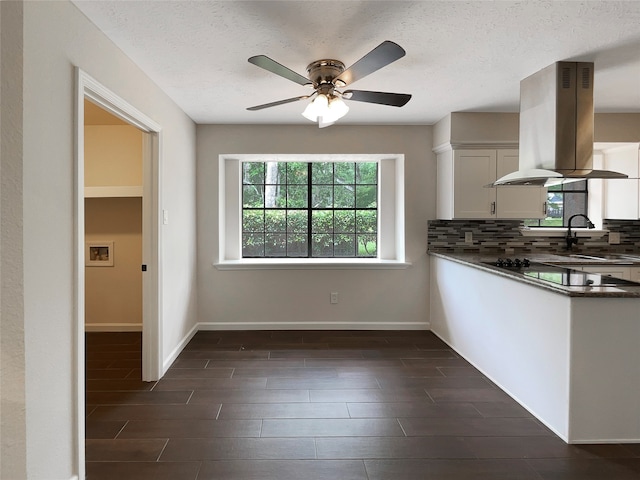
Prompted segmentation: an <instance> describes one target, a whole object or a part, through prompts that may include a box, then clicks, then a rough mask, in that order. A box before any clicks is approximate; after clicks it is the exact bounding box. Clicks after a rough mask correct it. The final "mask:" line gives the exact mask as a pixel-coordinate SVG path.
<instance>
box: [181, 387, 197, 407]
mask: <svg viewBox="0 0 640 480" xmlns="http://www.w3.org/2000/svg"><path fill="white" fill-rule="evenodd" d="M195 393H196V391H195V390H191V394H190V395H189V398H187V401H186V402H184V404H185V405H189V402H190V401H191V399H192V398H193V395H194V394H195Z"/></svg>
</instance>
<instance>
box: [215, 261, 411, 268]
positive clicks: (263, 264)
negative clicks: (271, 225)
mask: <svg viewBox="0 0 640 480" xmlns="http://www.w3.org/2000/svg"><path fill="white" fill-rule="evenodd" d="M213 266H214V267H216V268H217V269H218V270H400V269H405V268H409V267H410V266H411V263H409V262H400V261H397V260H379V259H377V258H371V259H362V260H354V259H353V258H345V259H336V258H331V259H310V258H299V259H298V258H289V259H282V258H273V259H271V258H260V259H258V258H248V259H242V260H225V261H223V262H217V263H214V264H213Z"/></svg>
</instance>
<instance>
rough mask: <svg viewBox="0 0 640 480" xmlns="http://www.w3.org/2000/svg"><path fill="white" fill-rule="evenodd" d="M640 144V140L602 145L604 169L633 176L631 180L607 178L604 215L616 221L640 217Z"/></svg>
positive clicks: (630, 177)
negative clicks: (637, 141)
mask: <svg viewBox="0 0 640 480" xmlns="http://www.w3.org/2000/svg"><path fill="white" fill-rule="evenodd" d="M639 147H640V144H638V143H626V144H617V145H616V144H606V145H603V146H600V148H601V151H602V153H603V158H604V160H603V161H604V168H606V169H607V170H613V171H615V172H620V173H626V174H627V175H629V178H628V179H615V180H604V182H603V190H604V192H603V193H604V202H603V203H604V209H603V210H604V211H603V217H604V218H609V219H615V220H638V219H639V218H640V184H639V183H638V182H640V180H638V177H639V176H640V175H638V173H639V172H640V152H639Z"/></svg>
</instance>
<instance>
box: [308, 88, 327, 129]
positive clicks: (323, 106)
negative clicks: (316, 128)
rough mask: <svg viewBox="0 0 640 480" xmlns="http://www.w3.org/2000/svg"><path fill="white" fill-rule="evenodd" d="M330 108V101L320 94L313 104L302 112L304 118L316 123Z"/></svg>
mask: <svg viewBox="0 0 640 480" xmlns="http://www.w3.org/2000/svg"><path fill="white" fill-rule="evenodd" d="M328 108H329V99H328V98H327V96H326V95H323V94H320V95H318V96H317V97H316V98H314V99H313V102H311V103H310V104H309V105H307V108H305V109H304V112H302V116H303V117H304V118H306V119H308V120H311V121H312V122H315V121H317V120H318V117H321V116H322V114H323V113H324V112H325V111H326V110H327V109H328Z"/></svg>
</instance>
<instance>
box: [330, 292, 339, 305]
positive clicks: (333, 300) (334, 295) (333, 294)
mask: <svg viewBox="0 0 640 480" xmlns="http://www.w3.org/2000/svg"><path fill="white" fill-rule="evenodd" d="M331 303H338V292H331Z"/></svg>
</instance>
